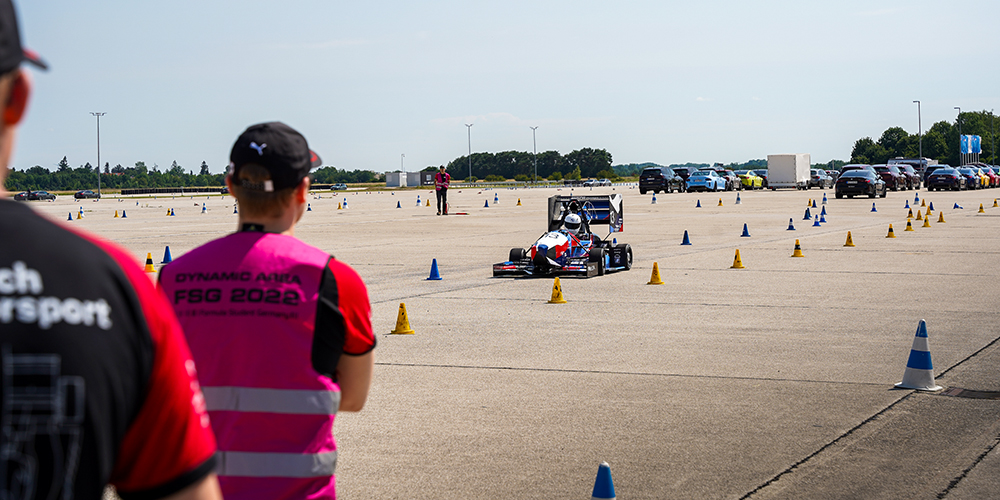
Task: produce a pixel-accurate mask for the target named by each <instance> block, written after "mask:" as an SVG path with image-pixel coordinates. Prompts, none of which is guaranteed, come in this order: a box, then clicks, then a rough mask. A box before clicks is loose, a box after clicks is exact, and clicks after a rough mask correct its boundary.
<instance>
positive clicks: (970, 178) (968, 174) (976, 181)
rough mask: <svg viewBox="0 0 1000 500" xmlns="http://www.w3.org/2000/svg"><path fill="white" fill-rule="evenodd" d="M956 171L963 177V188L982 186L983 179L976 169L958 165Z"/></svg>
mask: <svg viewBox="0 0 1000 500" xmlns="http://www.w3.org/2000/svg"><path fill="white" fill-rule="evenodd" d="M955 170H958V173H959V174H961V175H962V177H965V189H979V188H981V187H983V186H982V183H983V179H982V177H980V176H979V174H978V173H977V172H976V169H974V168H972V167H959V168H956V169H955Z"/></svg>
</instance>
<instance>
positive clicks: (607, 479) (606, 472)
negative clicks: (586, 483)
mask: <svg viewBox="0 0 1000 500" xmlns="http://www.w3.org/2000/svg"><path fill="white" fill-rule="evenodd" d="M590 498H591V500H615V483H614V481H612V480H611V466H610V465H608V463H607V462H601V465H600V467H598V468H597V479H596V480H595V481H594V492H593V493H592V494H591V496H590Z"/></svg>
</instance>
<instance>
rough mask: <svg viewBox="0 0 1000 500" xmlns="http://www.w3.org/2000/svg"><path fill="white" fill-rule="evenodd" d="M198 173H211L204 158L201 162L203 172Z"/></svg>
mask: <svg viewBox="0 0 1000 500" xmlns="http://www.w3.org/2000/svg"><path fill="white" fill-rule="evenodd" d="M198 175H209V171H208V163H205V161H204V160H202V162H201V172H199V173H198Z"/></svg>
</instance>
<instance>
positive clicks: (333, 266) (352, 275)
mask: <svg viewBox="0 0 1000 500" xmlns="http://www.w3.org/2000/svg"><path fill="white" fill-rule="evenodd" d="M326 267H327V268H328V269H329V270H330V272H332V273H333V275H334V277H335V278H336V279H337V282H338V283H341V282H345V283H346V282H350V283H355V284H358V285H361V286H364V281H363V280H362V279H361V275H360V274H358V272H357V271H355V270H354V268H353V267H351V266H350V265H348V264H347V263H345V262H342V261H340V260H337V258H336V257H333V256H331V257H330V261H329V262H327V263H326Z"/></svg>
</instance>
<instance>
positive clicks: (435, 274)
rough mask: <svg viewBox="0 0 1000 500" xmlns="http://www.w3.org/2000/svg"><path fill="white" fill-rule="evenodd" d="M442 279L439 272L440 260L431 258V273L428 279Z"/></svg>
mask: <svg viewBox="0 0 1000 500" xmlns="http://www.w3.org/2000/svg"><path fill="white" fill-rule="evenodd" d="M440 279H441V274H439V273H438V260H437V259H433V260H431V275H430V277H428V278H427V280H426V281H438V280H440Z"/></svg>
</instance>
